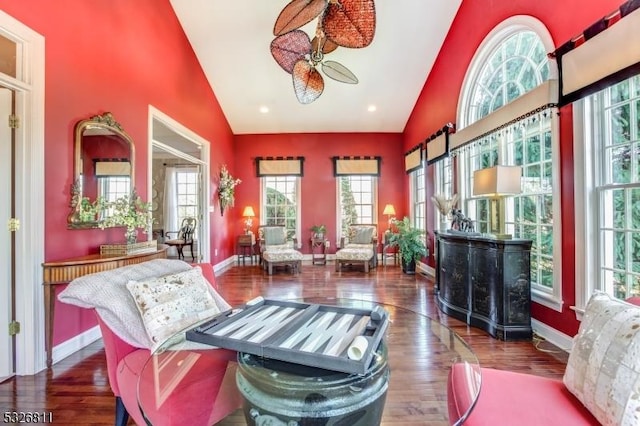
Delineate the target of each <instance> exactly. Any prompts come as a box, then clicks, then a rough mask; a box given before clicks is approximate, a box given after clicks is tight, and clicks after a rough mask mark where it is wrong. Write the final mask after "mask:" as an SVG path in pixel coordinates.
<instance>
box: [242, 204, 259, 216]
mask: <svg viewBox="0 0 640 426" xmlns="http://www.w3.org/2000/svg"><path fill="white" fill-rule="evenodd" d="M255 216H256V214H255V213H254V212H253V207H251V206H247V207H245V208H244V211H243V212H242V217H255Z"/></svg>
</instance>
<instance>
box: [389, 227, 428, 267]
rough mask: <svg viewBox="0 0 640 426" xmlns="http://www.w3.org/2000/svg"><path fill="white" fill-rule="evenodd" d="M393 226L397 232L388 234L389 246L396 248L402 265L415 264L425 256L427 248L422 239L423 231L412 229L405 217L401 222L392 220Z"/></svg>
mask: <svg viewBox="0 0 640 426" xmlns="http://www.w3.org/2000/svg"><path fill="white" fill-rule="evenodd" d="M393 225H394V226H395V228H396V229H397V232H392V233H390V234H388V236H387V237H386V238H387V241H388V242H389V244H391V245H394V246H397V247H398V253H399V254H400V261H401V262H402V264H403V265H407V264H410V263H411V262H414V263H415V262H417V261H418V260H420V259H421V258H423V257H425V256H427V247H426V246H425V243H424V239H423V235H424V231H422V230H421V229H417V228H414V227H413V225H412V224H411V221H410V220H409V218H408V217H406V216H405V217H404V218H403V219H402V220H397V219H394V220H393Z"/></svg>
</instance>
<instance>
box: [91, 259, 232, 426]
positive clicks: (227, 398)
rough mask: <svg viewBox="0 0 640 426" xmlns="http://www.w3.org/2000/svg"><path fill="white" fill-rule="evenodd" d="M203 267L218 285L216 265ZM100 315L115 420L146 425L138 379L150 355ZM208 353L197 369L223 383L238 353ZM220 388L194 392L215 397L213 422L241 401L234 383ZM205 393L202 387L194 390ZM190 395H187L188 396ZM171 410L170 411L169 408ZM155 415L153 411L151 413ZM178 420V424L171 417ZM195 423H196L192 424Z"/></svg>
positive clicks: (168, 420) (167, 421)
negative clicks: (132, 421)
mask: <svg viewBox="0 0 640 426" xmlns="http://www.w3.org/2000/svg"><path fill="white" fill-rule="evenodd" d="M199 266H200V267H201V268H202V273H203V275H204V276H205V278H207V280H208V281H209V283H211V285H212V286H214V288H215V277H214V274H213V268H212V267H211V265H210V264H199ZM96 315H97V316H98V324H99V325H100V330H101V332H102V338H103V340H104V348H105V354H106V358H107V370H108V374H109V384H110V385H111V389H112V391H113V393H114V395H115V397H116V421H115V424H116V425H117V426H124V425H126V424H127V421H128V419H129V416H131V417H132V418H133V420H134V421H135V422H136V424H138V425H145V424H146V422H145V419H144V418H143V416H142V413H141V411H140V408H139V407H138V398H137V387H138V378H139V376H140V372H141V371H142V368H143V367H144V365H145V363H146V362H147V360H148V359H149V357H150V352H149V350H148V349H140V348H136V347H133V346H131V345H129V344H128V343H126V342H124V341H123V340H122V339H120V338H119V337H118V336H117V335H116V334H114V333H113V331H112V330H111V329H110V328H109V327H108V326H107V325H106V324H105V322H104V321H103V320H102V319H101V318H100V315H98V314H97V312H96ZM206 352H207V356H205V357H202V358H201V360H200V361H199V364H200V365H198V366H196V368H200V369H202V370H203V372H204V371H206V372H207V374H209V375H210V376H211V383H209V385H210V386H211V387H216V386H217V387H219V386H222V381H221V380H219V379H221V377H222V375H223V374H220V373H224V372H225V371H226V369H227V364H228V362H229V361H235V360H236V352H234V351H229V350H226V349H218V350H208V351H206ZM216 390H217V395H216V393H215V392H212V389H211V388H209V389H207V392H208V393H207V394H206V395H204V394H201V395H193V396H192V398H196V397H203V395H204V396H205V397H208V398H213V399H214V400H215V408H214V412H213V413H208V419H209V420H210V421H211V422H214V423H215V422H217V421H219V420H221V419H222V418H224V417H225V416H227V415H228V414H229V413H231V412H233V411H235V410H236V409H237V408H238V407H239V406H240V403H241V399H240V396H239V393H238V391H237V389H236V388H235V386H231V388H229V389H226V388H225V389H220V388H217V389H213V391H216ZM198 392H201V393H202V389H200V390H199V391H197V392H194V393H198ZM181 397H185V395H177V396H176V401H174V402H175V404H174V405H175V410H173V411H176V412H179V411H180V409H181V407H180V398H181ZM186 397H188V395H186ZM171 403H172V401H168V402H167V403H166V404H165V407H164V409H166V406H167V405H171ZM169 411H171V410H169ZM151 414H153V413H151ZM174 419H175V423H172V420H174ZM184 421H185V415H184V414H182V415H180V416H173V415H166V416H165V421H163V424H176V425H179V424H184ZM191 424H193V423H191Z"/></svg>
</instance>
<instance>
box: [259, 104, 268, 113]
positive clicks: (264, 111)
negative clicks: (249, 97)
mask: <svg viewBox="0 0 640 426" xmlns="http://www.w3.org/2000/svg"><path fill="white" fill-rule="evenodd" d="M260 112H261V113H263V114H266V113H268V112H269V107H268V106H264V105H262V106H261V107H260Z"/></svg>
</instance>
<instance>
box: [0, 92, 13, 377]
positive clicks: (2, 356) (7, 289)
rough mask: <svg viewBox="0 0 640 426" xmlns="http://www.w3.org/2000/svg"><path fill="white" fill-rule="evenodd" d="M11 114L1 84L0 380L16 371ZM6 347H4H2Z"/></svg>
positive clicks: (10, 97) (9, 101) (9, 98)
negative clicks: (12, 331) (11, 330)
mask: <svg viewBox="0 0 640 426" xmlns="http://www.w3.org/2000/svg"><path fill="white" fill-rule="evenodd" d="M12 115H13V92H12V91H11V90H10V89H7V88H5V87H0V300H2V301H3V304H4V306H3V308H4V309H2V310H0V348H3V349H1V350H0V381H2V380H4V379H6V378H7V377H11V376H13V374H14V373H15V361H14V360H15V338H14V337H13V336H11V335H10V333H9V325H10V323H11V322H12V321H13V320H14V318H15V292H14V287H15V282H14V275H13V273H12V271H14V270H15V264H14V256H13V253H14V247H15V239H14V238H13V235H14V233H13V231H12V229H11V227H10V226H9V221H10V219H11V218H12V216H13V215H14V212H15V207H14V199H13V182H14V180H13V168H14V163H15V162H14V149H13V144H14V137H13V129H12V128H11V127H10V126H9V117H10V116H12ZM5 348H6V350H5Z"/></svg>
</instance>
